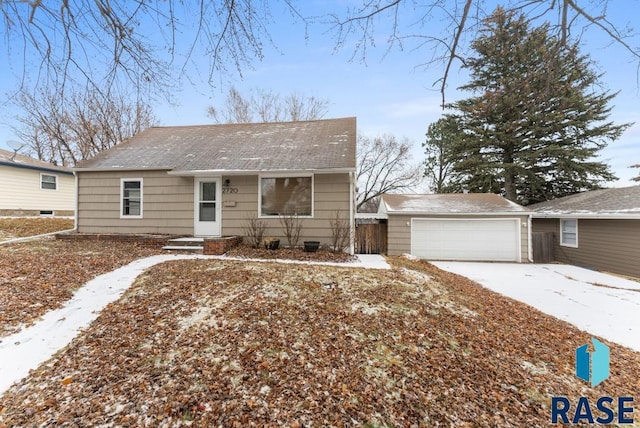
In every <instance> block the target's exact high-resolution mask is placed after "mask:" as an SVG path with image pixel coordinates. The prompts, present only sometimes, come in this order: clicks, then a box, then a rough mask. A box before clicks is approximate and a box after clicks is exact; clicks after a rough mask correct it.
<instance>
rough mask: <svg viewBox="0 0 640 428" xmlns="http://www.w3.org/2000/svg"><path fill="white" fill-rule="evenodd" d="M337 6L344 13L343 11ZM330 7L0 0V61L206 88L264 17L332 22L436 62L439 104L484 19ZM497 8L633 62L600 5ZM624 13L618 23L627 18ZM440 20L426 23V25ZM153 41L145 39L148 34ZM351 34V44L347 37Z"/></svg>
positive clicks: (366, 39) (386, 0)
mask: <svg viewBox="0 0 640 428" xmlns="http://www.w3.org/2000/svg"><path fill="white" fill-rule="evenodd" d="M343 4H345V5H346V6H343ZM353 4H354V2H344V3H342V2H339V3H338V4H337V6H335V9H334V10H328V11H327V14H326V15H325V16H321V17H319V18H317V19H306V18H305V17H303V16H302V12H301V11H299V10H298V9H297V8H296V7H295V6H294V2H293V0H282V1H281V2H272V1H268V0H233V1H227V0H213V1H205V0H200V1H195V2H186V1H180V0H149V1H131V2H125V1H120V2H112V1H108V0H76V1H74V2H69V1H62V2H43V1H41V0H32V1H26V0H24V1H18V0H16V1H0V19H1V20H2V23H3V24H4V25H3V27H1V28H2V31H3V33H4V34H3V35H4V36H5V39H6V40H7V42H8V43H7V46H8V49H7V52H8V54H9V57H10V58H8V59H10V60H8V61H7V62H6V64H18V65H17V66H16V67H17V68H16V70H17V72H16V73H15V75H16V76H24V74H25V73H24V70H26V69H29V68H30V67H31V64H36V65H35V67H36V69H37V70H34V73H33V75H37V76H40V77H39V79H46V80H47V82H45V83H48V81H49V80H51V79H53V80H56V81H57V82H58V83H60V82H64V81H66V79H68V78H74V79H76V78H77V79H81V80H88V81H89V82H90V84H91V85H93V86H94V87H95V88H105V87H106V88H110V87H111V85H112V83H114V82H116V81H118V80H120V81H123V80H128V81H129V82H130V83H132V84H133V85H136V86H139V85H141V84H148V85H150V86H152V87H153V88H155V89H165V90H166V89H167V87H170V86H172V85H173V84H174V82H175V81H176V79H177V78H180V77H187V78H188V77H189V76H190V75H192V73H189V72H190V71H192V69H191V68H190V67H189V66H190V65H194V66H195V64H194V61H193V59H196V58H197V59H201V58H208V59H209V64H208V66H209V67H208V69H207V70H205V72H204V73H202V70H198V74H204V75H205V76H207V77H208V80H209V82H210V83H211V82H213V81H214V80H215V79H214V75H215V74H216V73H220V74H223V73H222V72H224V71H227V69H228V68H231V69H235V71H237V72H238V73H240V74H242V71H243V69H245V68H247V67H250V66H251V64H252V62H253V61H254V60H255V59H258V60H260V59H262V58H263V56H264V47H265V45H268V44H273V42H272V40H271V36H270V32H269V26H270V25H271V24H274V23H275V22H276V20H275V19H273V16H272V10H273V11H274V12H277V13H278V24H280V25H282V24H283V21H282V13H283V12H284V14H285V15H286V14H287V13H288V14H289V15H290V17H291V20H292V21H294V20H302V21H303V22H304V23H305V24H306V25H309V24H310V23H311V22H313V21H315V22H314V24H318V25H326V23H327V22H329V25H332V27H333V30H334V34H335V37H336V48H337V49H339V48H342V47H344V46H355V50H354V53H353V56H354V57H356V56H358V55H361V57H362V58H363V59H364V58H365V57H366V54H367V49H368V48H369V47H372V46H375V44H376V40H380V32H379V31H378V30H379V29H380V27H383V30H386V31H388V36H387V37H386V42H387V45H388V47H389V49H400V50H402V49H405V48H406V45H407V44H409V43H410V41H413V42H416V46H415V47H416V48H422V47H424V48H427V49H425V51H426V52H428V55H425V58H426V60H425V63H424V64H423V65H425V66H426V65H431V64H433V63H434V62H440V63H441V64H443V65H444V70H443V73H442V75H441V78H440V79H439V84H440V88H441V91H442V93H443V97H444V91H445V88H446V86H447V79H448V76H449V72H450V70H451V68H452V65H453V63H454V61H455V60H456V59H460V58H462V57H463V56H464V50H465V49H466V43H467V41H468V40H472V39H474V38H475V32H476V31H477V30H478V23H479V22H481V20H482V19H483V18H485V17H486V16H487V15H488V14H489V13H491V11H488V13H487V12H485V11H484V9H483V7H484V4H485V2H484V1H482V0H422V1H421V0H361V2H360V4H359V5H358V2H355V4H356V5H355V6H353ZM506 9H507V11H508V12H509V11H514V12H523V13H525V14H526V15H527V16H528V17H529V18H530V19H531V20H539V19H547V18H548V19H551V20H552V21H554V23H555V26H554V29H555V31H556V32H557V33H558V34H559V35H560V37H561V39H562V40H565V41H566V40H569V39H571V38H572V37H573V38H575V37H579V36H580V35H581V34H582V33H583V32H585V31H592V30H597V31H601V32H603V33H604V34H605V35H606V37H608V38H609V40H611V41H612V42H614V43H617V44H619V45H621V46H622V47H624V48H625V49H626V50H628V51H629V52H630V54H631V56H633V57H634V58H635V59H636V60H639V59H640V49H638V48H637V47H636V46H638V40H637V38H636V37H637V36H638V34H637V33H636V32H634V31H633V30H630V29H629V28H630V27H629V26H628V23H625V22H614V21H613V19H612V16H611V15H612V14H611V13H609V10H608V9H609V2H608V1H607V0H605V1H601V2H591V3H589V4H588V5H585V6H582V5H581V4H578V1H576V0H514V1H513V2H510V4H509V6H508V7H506ZM632 16H633V14H630V15H629V18H628V19H632ZM434 22H436V23H442V24H441V25H437V26H434V25H433V23H434ZM149 34H153V35H154V37H149ZM352 37H355V39H356V40H355V41H354V43H351V42H352V40H351V38H352Z"/></svg>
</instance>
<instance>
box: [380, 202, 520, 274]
mask: <svg viewBox="0 0 640 428" xmlns="http://www.w3.org/2000/svg"><path fill="white" fill-rule="evenodd" d="M378 213H380V214H386V216H387V218H388V220H387V233H388V243H387V245H388V247H387V248H388V250H387V251H388V254H389V255H399V254H404V253H408V254H412V255H414V256H417V257H420V258H424V259H429V260H467V261H511V262H527V261H531V251H530V245H529V242H530V239H529V236H530V235H529V224H530V223H529V222H530V212H529V211H528V210H527V209H526V208H524V207H522V206H520V205H518V204H516V203H514V202H511V201H509V200H507V199H505V198H503V197H501V196H499V195H495V194H491V193H482V194H473V193H470V194H432V195H389V194H387V195H382V198H381V203H380V208H379V210H378Z"/></svg>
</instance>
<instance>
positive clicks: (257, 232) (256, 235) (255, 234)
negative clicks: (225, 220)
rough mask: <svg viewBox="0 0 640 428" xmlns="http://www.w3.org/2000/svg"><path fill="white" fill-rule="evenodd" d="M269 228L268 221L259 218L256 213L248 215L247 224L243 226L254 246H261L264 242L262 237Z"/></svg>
mask: <svg viewBox="0 0 640 428" xmlns="http://www.w3.org/2000/svg"><path fill="white" fill-rule="evenodd" d="M266 228H267V223H266V222H265V221H264V220H261V219H259V218H258V216H257V215H256V214H255V213H254V214H251V215H250V216H249V217H247V220H246V222H245V224H244V225H243V226H242V230H244V233H245V235H246V236H247V238H249V243H250V244H251V245H252V246H253V247H254V248H259V247H260V245H261V244H262V237H263V236H264V231H265V229H266Z"/></svg>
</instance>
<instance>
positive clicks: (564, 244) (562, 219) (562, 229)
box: [560, 218, 578, 248]
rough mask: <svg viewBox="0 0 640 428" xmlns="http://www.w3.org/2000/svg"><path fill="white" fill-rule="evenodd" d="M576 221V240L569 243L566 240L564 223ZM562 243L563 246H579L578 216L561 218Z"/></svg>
mask: <svg viewBox="0 0 640 428" xmlns="http://www.w3.org/2000/svg"><path fill="white" fill-rule="evenodd" d="M569 221H575V223H576V242H575V243H567V242H564V233H563V231H564V225H565V222H569ZM560 245H561V246H563V247H570V248H578V219H577V218H561V219H560Z"/></svg>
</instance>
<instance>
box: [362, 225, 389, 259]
mask: <svg viewBox="0 0 640 428" xmlns="http://www.w3.org/2000/svg"><path fill="white" fill-rule="evenodd" d="M386 252H387V224H386V223H375V224H359V225H358V226H357V227H356V253H358V254H385V253H386Z"/></svg>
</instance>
